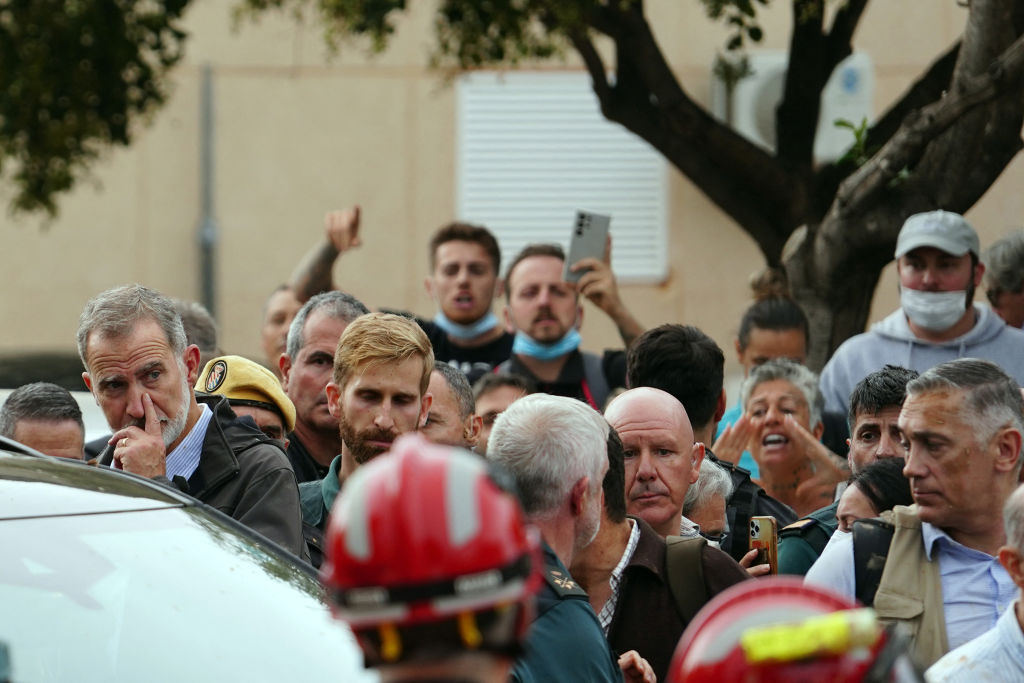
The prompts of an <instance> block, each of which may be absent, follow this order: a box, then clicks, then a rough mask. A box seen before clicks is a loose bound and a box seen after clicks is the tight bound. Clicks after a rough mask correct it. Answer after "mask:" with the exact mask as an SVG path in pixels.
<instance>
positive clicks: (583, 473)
mask: <svg viewBox="0 0 1024 683" xmlns="http://www.w3.org/2000/svg"><path fill="white" fill-rule="evenodd" d="M608 430H609V426H608V423H607V422H605V419H604V418H603V417H601V414H600V413H598V412H597V411H596V410H594V409H593V408H591V407H590V406H588V405H587V404H586V403H583V402H582V401H577V400H576V399H574V398H567V397H564V396H551V395H549V394H530V395H529V396H524V397H523V398H521V399H519V400H518V401H516V402H515V403H513V404H512V405H510V406H509V407H508V408H506V409H505V411H504V412H503V413H502V414H501V415H499V416H498V419H497V420H495V421H494V429H493V430H492V431H491V438H490V440H489V441H488V444H487V459H488V460H492V461H494V462H496V463H498V464H499V465H502V466H503V467H504V468H505V469H507V470H508V471H509V472H510V473H511V474H512V476H513V478H514V479H515V482H516V488H517V489H518V491H519V496H520V500H521V502H522V504H523V510H524V511H525V512H526V515H527V517H530V518H534V519H537V518H544V517H547V516H550V515H551V514H552V513H554V512H555V511H556V510H557V509H558V508H559V507H560V506H561V505H562V504H563V503H564V502H565V500H566V498H567V497H568V495H569V493H570V491H572V487H573V486H574V485H575V484H576V482H577V481H579V480H580V479H582V478H583V477H590V487H591V490H592V491H594V490H597V489H598V488H599V487H600V486H601V482H602V480H603V477H602V476H601V472H602V469H603V468H604V466H605V464H606V463H607V462H608V450H607V448H608V446H607V442H608Z"/></svg>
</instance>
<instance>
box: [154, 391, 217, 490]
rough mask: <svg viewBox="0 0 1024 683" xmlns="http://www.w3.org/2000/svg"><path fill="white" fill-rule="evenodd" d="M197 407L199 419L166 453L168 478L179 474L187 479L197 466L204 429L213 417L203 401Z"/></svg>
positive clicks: (204, 434)
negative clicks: (176, 444) (172, 448)
mask: <svg viewBox="0 0 1024 683" xmlns="http://www.w3.org/2000/svg"><path fill="white" fill-rule="evenodd" d="M199 408H200V413H199V419H198V420H196V423H195V424H194V425H192V429H191V430H189V432H188V434H186V435H185V438H184V439H182V440H181V443H179V444H178V446H177V447H176V448H175V449H174V450H173V451H171V452H170V453H168V454H167V461H166V463H165V467H166V469H167V478H168V479H171V480H173V479H174V478H175V477H177V476H180V477H184V478H185V479H186V480H187V479H189V478H190V477H191V476H192V475H193V474H194V473H195V471H196V468H197V467H199V458H200V456H202V454H203V441H205V440H206V429H207V427H209V426H210V419H211V418H213V411H211V410H210V408H209V406H207V405H206V404H205V403H200V404H199Z"/></svg>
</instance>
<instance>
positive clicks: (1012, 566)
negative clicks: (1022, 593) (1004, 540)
mask: <svg viewBox="0 0 1024 683" xmlns="http://www.w3.org/2000/svg"><path fill="white" fill-rule="evenodd" d="M1022 559H1024V558H1021V555H1020V553H1018V552H1017V551H1016V550H1015V549H1014V548H1012V547H1011V546H1008V545H1004V546H1003V547H1002V548H1000V549H999V564H1001V565H1003V567H1004V568H1005V569H1006V573H1007V574H1009V575H1010V578H1011V579H1013V582H1014V583H1015V584H1017V586H1019V587H1021V588H1024V566H1022Z"/></svg>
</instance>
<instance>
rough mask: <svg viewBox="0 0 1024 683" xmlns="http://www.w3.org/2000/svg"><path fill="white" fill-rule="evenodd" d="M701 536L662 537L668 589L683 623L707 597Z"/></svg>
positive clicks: (703, 541) (691, 616)
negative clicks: (663, 539)
mask: <svg viewBox="0 0 1024 683" xmlns="http://www.w3.org/2000/svg"><path fill="white" fill-rule="evenodd" d="M705 545H707V541H706V540H705V539H704V538H703V537H702V536H697V537H695V538H683V537H682V536H668V537H667V538H665V546H666V547H665V573H666V574H667V575H668V589H669V592H671V593H672V599H673V600H674V601H675V604H676V611H677V612H678V613H679V616H680V617H681V618H682V620H683V623H684V624H689V623H690V621H691V620H692V619H693V617H694V616H696V614H697V612H699V611H700V608H701V607H703V606H704V604H705V603H707V601H708V598H709V597H710V596H709V595H708V592H707V586H706V585H705V583H704V562H703V555H704V546H705Z"/></svg>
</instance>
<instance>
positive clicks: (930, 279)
mask: <svg viewBox="0 0 1024 683" xmlns="http://www.w3.org/2000/svg"><path fill="white" fill-rule="evenodd" d="M938 288H939V281H938V274H937V273H936V272H935V269H934V268H932V267H931V266H928V267H927V268H925V269H924V273H922V275H921V289H924V290H927V291H929V292H934V291H936V290H937V289H938Z"/></svg>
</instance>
